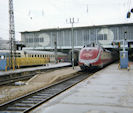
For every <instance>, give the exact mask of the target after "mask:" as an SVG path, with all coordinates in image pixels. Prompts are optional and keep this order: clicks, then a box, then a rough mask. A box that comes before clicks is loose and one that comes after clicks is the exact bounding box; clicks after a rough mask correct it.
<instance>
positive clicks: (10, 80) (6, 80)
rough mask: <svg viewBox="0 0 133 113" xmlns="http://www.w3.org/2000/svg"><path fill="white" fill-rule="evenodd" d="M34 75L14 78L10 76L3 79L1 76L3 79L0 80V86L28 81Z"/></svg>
mask: <svg viewBox="0 0 133 113" xmlns="http://www.w3.org/2000/svg"><path fill="white" fill-rule="evenodd" d="M35 74H36V73H32V74H27V75H23V76H15V77H12V76H8V77H4V76H3V78H1V80H0V86H1V85H5V84H10V83H13V82H17V81H20V80H26V79H30V78H31V77H33V76H34V75H35Z"/></svg>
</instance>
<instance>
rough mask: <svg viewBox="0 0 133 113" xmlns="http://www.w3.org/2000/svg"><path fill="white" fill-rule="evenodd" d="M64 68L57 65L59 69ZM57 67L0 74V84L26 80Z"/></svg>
mask: <svg viewBox="0 0 133 113" xmlns="http://www.w3.org/2000/svg"><path fill="white" fill-rule="evenodd" d="M65 68H66V67H59V69H65ZM57 69H58V68H52V69H48V70H35V71H30V72H24V73H21V72H20V73H18V74H16V73H13V74H9V75H2V76H0V86H2V85H6V84H10V83H14V82H17V81H21V80H27V79H30V78H31V77H33V76H34V75H36V74H38V73H43V72H51V71H54V70H57Z"/></svg>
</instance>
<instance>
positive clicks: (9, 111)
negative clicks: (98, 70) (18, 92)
mask: <svg viewBox="0 0 133 113" xmlns="http://www.w3.org/2000/svg"><path fill="white" fill-rule="evenodd" d="M91 74H93V73H91ZM91 74H88V73H86V74H85V73H84V74H79V75H78V76H75V77H73V78H69V79H66V80H63V81H60V82H58V83H56V84H53V85H50V86H48V87H46V88H42V89H39V90H38V91H35V92H33V93H30V94H27V95H25V96H22V97H19V98H17V99H15V100H12V101H10V102H7V103H4V104H1V105H0V113H27V112H29V111H31V110H32V109H34V108H35V107H37V106H39V105H40V104H42V103H44V102H46V101H48V100H49V99H51V98H53V97H54V96H56V95H58V94H60V93H61V92H63V91H65V90H66V89H68V88H70V87H72V86H73V85H75V84H77V83H79V82H81V81H82V80H84V79H86V78H87V77H88V76H90V75H91Z"/></svg>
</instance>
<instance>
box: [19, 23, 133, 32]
mask: <svg viewBox="0 0 133 113" xmlns="http://www.w3.org/2000/svg"><path fill="white" fill-rule="evenodd" d="M125 25H128V26H133V23H119V24H106V25H92V26H78V27H74V28H76V29H82V28H94V27H95V28H100V27H113V26H125ZM67 29H71V27H64V28H63V27H62V28H59V27H57V28H45V29H40V30H36V31H22V32H20V33H31V32H41V31H55V30H67Z"/></svg>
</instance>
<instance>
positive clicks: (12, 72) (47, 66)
mask: <svg viewBox="0 0 133 113" xmlns="http://www.w3.org/2000/svg"><path fill="white" fill-rule="evenodd" d="M66 66H71V63H68V62H64V63H58V64H47V65H46V66H36V67H27V68H21V69H16V70H9V71H7V72H5V71H0V76H3V75H10V74H17V73H23V72H31V71H32V72H33V71H37V70H48V69H54V68H60V67H66Z"/></svg>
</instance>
